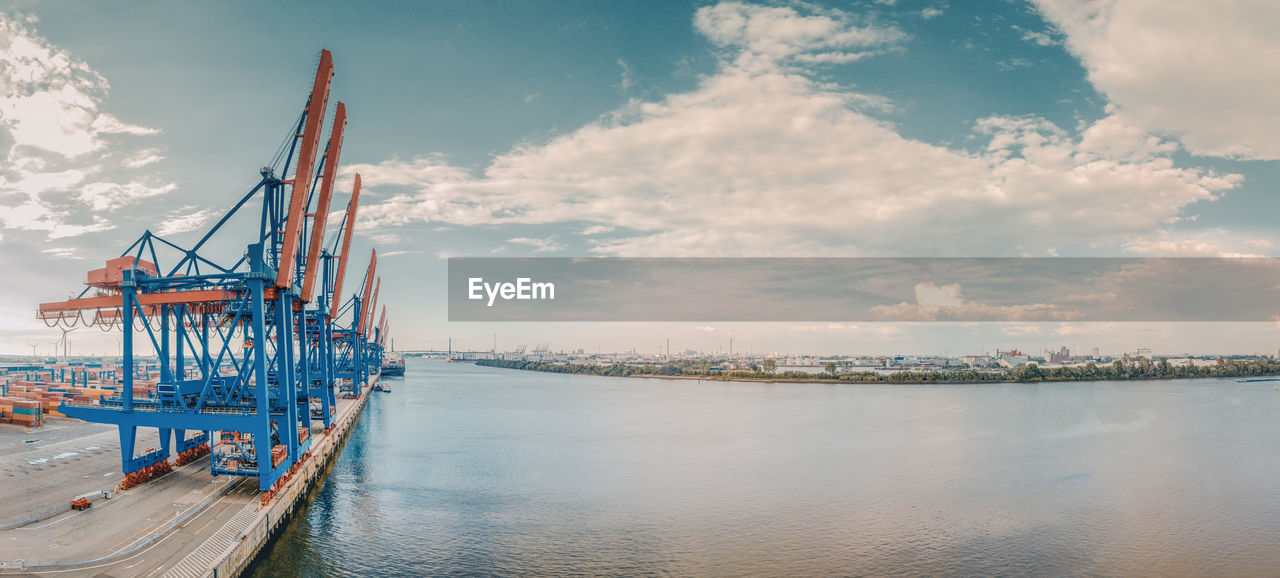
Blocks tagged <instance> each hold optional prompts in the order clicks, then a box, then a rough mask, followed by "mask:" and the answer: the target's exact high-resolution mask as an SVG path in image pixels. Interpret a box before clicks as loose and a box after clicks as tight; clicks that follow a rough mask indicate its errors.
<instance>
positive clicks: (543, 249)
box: [507, 236, 565, 253]
mask: <svg viewBox="0 0 1280 578" xmlns="http://www.w3.org/2000/svg"><path fill="white" fill-rule="evenodd" d="M507 242H508V243H510V244H512V245H525V246H528V247H532V248H533V252H534V253H550V252H553V251H563V250H564V249H565V246H564V245H562V244H560V243H557V242H556V238H555V236H551V237H548V238H546V239H534V238H530V237H516V238H514V239H507Z"/></svg>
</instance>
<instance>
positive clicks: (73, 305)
mask: <svg viewBox="0 0 1280 578" xmlns="http://www.w3.org/2000/svg"><path fill="white" fill-rule="evenodd" d="M240 295H241V293H240V292H239V291H229V290H224V289H198V290H192V291H170V292H168V293H140V294H138V295H137V298H138V304H139V305H141V306H143V307H148V306H152V305H178V304H184V303H185V304H196V303H222V302H225V301H231V300H234V299H238V298H239V297H240ZM275 297H276V292H275V290H274V289H269V290H267V292H266V294H265V295H264V298H266V299H268V300H271V299H274V298H275ZM123 304H124V298H123V297H122V296H120V295H104V296H101V297H84V298H81V299H69V300H67V301H56V302H53V303H41V304H40V314H41V315H43V314H46V313H61V312H63V311H88V310H91V309H111V308H117V307H121V306H122V305H123Z"/></svg>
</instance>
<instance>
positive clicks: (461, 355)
mask: <svg viewBox="0 0 1280 578" xmlns="http://www.w3.org/2000/svg"><path fill="white" fill-rule="evenodd" d="M396 353H399V354H400V355H403V356H405V357H425V358H430V359H452V360H454V361H476V360H478V359H493V358H495V357H497V355H496V354H494V352H492V351H449V350H447V349H414V350H405V351H397V352H396Z"/></svg>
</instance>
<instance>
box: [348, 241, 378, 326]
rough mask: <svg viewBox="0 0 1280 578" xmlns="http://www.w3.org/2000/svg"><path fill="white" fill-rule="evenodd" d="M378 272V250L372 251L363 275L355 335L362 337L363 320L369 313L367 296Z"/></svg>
mask: <svg viewBox="0 0 1280 578" xmlns="http://www.w3.org/2000/svg"><path fill="white" fill-rule="evenodd" d="M377 270H378V250H377V249H374V250H373V254H372V255H371V256H370V257H369V272H368V273H365V275H364V293H361V294H360V296H361V300H360V316H359V317H357V318H355V319H353V321H355V326H356V333H359V334H360V335H364V318H365V315H367V314H368V312H369V294H370V293H372V292H373V277H374V273H375V272H377Z"/></svg>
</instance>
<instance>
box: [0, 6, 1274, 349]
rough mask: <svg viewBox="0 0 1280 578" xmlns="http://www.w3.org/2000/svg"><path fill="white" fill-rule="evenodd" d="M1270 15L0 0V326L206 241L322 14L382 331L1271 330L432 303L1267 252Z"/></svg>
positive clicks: (287, 95) (837, 335)
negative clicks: (106, 270) (745, 260)
mask: <svg viewBox="0 0 1280 578" xmlns="http://www.w3.org/2000/svg"><path fill="white" fill-rule="evenodd" d="M1278 23H1280V5H1277V4H1276V3H1274V2H1267V1H1263V0H1254V1H1241V2H1234V3H1229V4H1219V3H1204V2H1191V1H1187V2H1161V1H1156V0H1106V1H1083V2H1082V1H1078V0H1032V1H1030V2H1019V1H992V2H965V3H959V2H955V3H950V2H942V1H937V0H925V1H913V0H897V1H889V0H879V1H872V0H868V1H864V2H828V3H808V2H791V3H786V2H778V3H738V2H693V3H679V2H463V1H456V2H449V1H443V2H430V3H417V2H403V3H395V2H377V3H373V2H346V3H300V2H299V3H280V4H273V5H272V6H271V7H270V8H269V9H268V8H263V7H261V6H259V5H255V4H252V3H241V4H237V3H162V2H121V3H87V4H86V3H81V2H70V1H55V2H33V1H26V0H18V1H11V2H8V3H0V155H3V159H4V160H3V161H2V162H0V267H3V268H4V270H5V271H8V272H10V274H9V275H5V276H3V278H0V296H3V299H0V352H5V353H24V352H26V353H29V352H30V351H31V350H32V347H33V345H32V344H35V347H36V350H37V351H45V352H47V351H50V350H51V349H52V345H51V343H50V342H52V341H53V340H54V339H56V338H57V337H58V336H59V335H60V334H59V333H57V332H56V331H55V330H51V329H48V328H45V327H44V326H43V325H42V324H41V323H40V322H39V321H38V320H35V319H34V318H33V312H34V310H35V308H36V306H37V304H38V303H40V302H43V301H55V300H61V299H64V298H66V297H68V296H69V295H72V294H75V293H78V292H79V291H80V290H81V289H82V288H83V285H82V283H83V279H84V274H85V271H87V270H88V269H92V268H96V267H100V266H101V263H102V262H103V261H104V260H105V259H107V258H110V257H114V256H117V255H118V254H119V253H120V252H121V251H123V249H124V248H125V247H126V246H127V245H128V244H129V243H130V242H132V241H133V240H134V239H136V238H137V237H138V236H139V235H141V234H142V232H143V230H145V229H147V228H150V229H151V230H152V231H154V232H157V233H160V234H162V235H164V236H166V238H170V239H172V240H174V241H176V242H178V243H179V244H182V243H188V244H189V243H191V242H194V241H195V240H196V239H198V238H199V236H200V235H201V232H202V229H204V228H207V227H208V226H209V225H211V224H212V222H213V221H216V219H217V218H218V217H219V216H220V215H221V214H223V213H224V212H225V211H226V210H227V209H228V208H229V206H230V205H231V204H232V203H233V202H234V201H235V200H236V199H238V198H239V196H241V195H242V194H243V193H244V192H246V191H247V190H248V188H249V187H251V186H252V185H253V184H255V183H256V182H257V180H258V173H257V170H258V167H260V166H262V165H264V164H266V162H267V161H268V160H269V159H270V158H271V156H272V155H273V154H274V153H275V151H276V148H277V146H278V145H279V143H280V141H281V139H282V138H283V137H284V136H285V135H286V134H288V133H289V131H290V130H291V125H292V123H293V122H294V120H295V119H296V118H297V115H298V113H299V112H300V110H301V108H302V106H303V104H304V102H305V99H306V95H307V92H308V89H309V86H310V82H311V79H312V76H313V74H314V69H315V65H316V63H317V61H318V53H319V50H320V49H321V48H328V49H330V50H331V51H332V52H333V54H334V61H335V68H336V74H335V77H334V84H333V92H332V97H331V103H332V102H333V101H336V100H342V101H344V102H345V103H346V106H347V110H348V116H349V123H348V125H347V131H346V139H345V145H344V148H343V153H342V162H343V165H344V166H343V173H342V178H341V179H340V180H339V184H338V187H337V190H339V191H349V190H350V179H351V178H352V175H353V174H354V173H356V172H359V173H360V174H361V177H362V181H363V184H364V187H365V188H364V192H363V195H362V208H361V218H360V221H359V223H358V228H357V235H356V237H355V241H354V246H353V255H356V256H357V257H355V262H354V263H353V266H354V267H356V268H357V269H358V270H362V269H363V267H364V264H365V260H366V259H367V257H365V256H366V255H368V253H369V249H370V248H371V247H375V246H376V247H377V248H378V251H379V256H380V272H381V274H382V276H383V278H384V281H385V282H384V283H383V289H382V291H381V293H380V301H381V302H383V303H386V304H387V305H388V307H389V310H390V313H391V315H392V320H393V321H392V324H393V334H394V336H395V337H396V339H397V347H399V348H401V349H420V348H443V347H444V346H445V345H446V343H447V342H448V339H449V338H450V337H452V338H453V340H454V342H455V345H456V346H460V347H463V348H474V349H489V348H490V347H492V346H493V342H494V341H495V338H496V341H497V346H498V348H499V349H510V348H514V347H515V346H517V345H519V344H528V345H531V346H532V345H533V344H536V343H544V342H545V343H550V344H551V346H552V347H553V348H557V349H559V348H563V349H577V348H583V349H586V350H601V351H613V350H625V349H631V348H635V349H637V350H639V351H642V352H657V351H658V350H659V349H660V348H663V347H665V343H666V339H668V338H670V339H671V341H672V344H673V345H672V347H673V349H676V350H682V349H686V348H694V349H703V350H715V349H716V348H721V349H727V348H728V341H729V338H730V337H731V336H732V337H733V338H734V340H735V343H736V348H737V349H738V350H752V351H794V352H816V353H833V352H840V351H843V352H865V353H944V352H949V353H978V352H983V351H993V350H994V349H996V348H997V347H1000V348H1009V347H1020V348H1022V349H1024V350H1037V349H1039V348H1042V347H1054V348H1056V347H1058V346H1061V345H1068V346H1072V347H1074V348H1077V349H1090V348H1092V347H1100V348H1102V349H1103V350H1104V351H1109V352H1113V353H1119V352H1122V351H1132V350H1134V349H1136V348H1138V347H1145V348H1152V349H1155V350H1158V351H1163V352H1167V353H1176V352H1184V351H1185V352H1211V353H1222V352H1246V353H1252V352H1274V351H1275V350H1276V348H1277V347H1280V331H1277V327H1276V326H1275V325H1273V324H1268V323H1257V324H1207V325H1191V324H1176V325H1175V324H1148V325H1143V324H1046V323H1039V324H1022V323H1004V324H927V323H925V324H910V323H858V324H852V323H831V324H723V323H721V324H657V323H653V324H646V323H637V324H545V323H536V324H531V323H524V324H519V323H513V324H485V323H449V322H448V317H447V298H446V278H445V276H446V266H445V264H446V261H445V259H447V258H448V257H450V256H468V257H482V256H502V257H524V256H557V257H565V256H568V257H575V256H621V257H739V256H742V257H789V256H796V257H801V256H803V257H813V256H822V257H953V256H954V257H1052V256H1064V257H1065V256H1099V257H1139V256H1243V255H1262V256H1276V254H1277V252H1278V251H1280V249H1278V248H1277V243H1280V238H1277V235H1276V233H1275V232H1274V227H1272V226H1270V222H1269V220H1270V216H1271V215H1273V214H1276V212H1277V209H1280V201H1278V200H1277V196H1276V195H1275V192H1276V191H1275V189H1276V187H1277V185H1278V184H1280V164H1278V163H1277V160H1278V159H1280V137H1277V136H1276V135H1280V114H1277V113H1276V112H1275V106H1274V103H1275V102H1277V101H1280V82H1277V81H1276V80H1275V79H1277V78H1280V37H1277V36H1276V35H1275V34H1274V33H1273V30H1274V29H1275V25H1276V24H1278ZM330 112H332V111H330ZM344 201H345V197H341V196H340V197H338V199H337V200H336V203H337V204H339V205H340V204H341V203H343V202H344ZM237 243H240V245H243V242H240V240H239V239H232V240H230V241H228V242H227V243H225V244H224V245H222V246H219V247H218V249H219V250H221V251H224V252H225V254H227V255H231V256H232V257H233V258H234V257H235V256H237V255H238V253H236V252H237V251H242V250H243V247H242V246H239V245H237ZM936 281H937V283H939V284H946V283H947V280H945V279H939V280H936ZM116 338H118V335H114V336H113V335H112V334H108V333H101V332H97V330H96V329H84V330H80V331H78V332H75V333H72V334H71V342H72V346H71V349H72V350H73V352H76V351H79V352H81V353H94V352H109V351H113V350H114V349H115V347H116Z"/></svg>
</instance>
